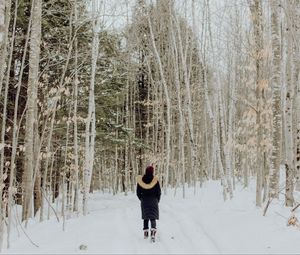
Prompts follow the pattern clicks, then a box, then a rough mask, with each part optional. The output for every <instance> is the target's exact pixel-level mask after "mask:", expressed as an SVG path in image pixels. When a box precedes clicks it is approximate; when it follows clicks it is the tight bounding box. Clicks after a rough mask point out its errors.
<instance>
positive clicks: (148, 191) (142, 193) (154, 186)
mask: <svg viewBox="0 0 300 255" xmlns="http://www.w3.org/2000/svg"><path fill="white" fill-rule="evenodd" d="M136 194H137V196H138V198H139V200H140V201H141V209H142V219H143V220H144V226H143V230H144V238H145V239H147V238H148V236H149V221H150V223H151V230H150V235H151V240H152V241H153V242H154V241H155V234H156V220H158V219H159V208H158V203H159V201H160V196H161V189H160V184H159V181H158V178H157V176H154V168H153V166H148V167H147V168H146V171H145V174H144V175H143V176H141V175H139V176H137V188H136Z"/></svg>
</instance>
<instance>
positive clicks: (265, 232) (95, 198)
mask: <svg viewBox="0 0 300 255" xmlns="http://www.w3.org/2000/svg"><path fill="white" fill-rule="evenodd" d="M253 189H254V187H253ZM178 191H179V190H178ZM178 191H177V195H176V196H174V191H173V190H169V191H168V194H167V195H162V199H161V203H160V220H159V221H158V222H157V228H158V233H157V242H156V243H150V240H144V239H143V231H142V220H141V212H140V204H139V200H138V199H137V197H136V196H135V194H129V195H128V196H124V194H118V195H116V196H113V195H111V194H102V193H95V194H93V195H92V199H91V202H90V204H89V208H90V213H89V214H88V215H87V216H86V217H83V216H79V217H76V216H75V215H73V216H72V217H71V218H69V219H68V220H67V221H66V231H65V232H63V231H62V223H61V222H60V223H58V222H57V221H56V220H55V218H54V217H53V218H51V220H49V221H45V222H42V223H39V222H38V221H31V222H30V224H29V227H28V229H27V230H26V231H27V234H28V235H29V236H30V238H31V239H32V240H33V241H34V242H35V243H37V244H38V245H39V247H38V248H36V247H34V246H33V245H32V244H31V243H30V242H29V241H28V239H27V238H26V237H25V236H24V234H23V233H20V236H18V233H17V231H14V233H13V236H12V241H11V249H9V250H4V251H3V253H14V254H15V253H22V254H24V253H30V254H41V253H51V254H55V253H56V254H57V253H59V254H61V253H68V254H70V253H72V254H76V253H83V254H87V253H88V254H90V253H97V254H101V253H103V254H221V253H226V254H228V253H239V254H240V253H252V254H253V253H271V254H274V253H285V254H286V253H299V251H300V242H299V240H300V231H299V230H297V229H295V228H291V227H287V226H286V224H285V219H284V217H288V216H289V215H290V212H289V210H288V209H286V208H284V207H283V206H282V204H281V202H280V201H279V202H277V203H275V204H273V205H272V206H271V208H270V209H269V211H268V215H267V217H263V216H262V211H261V210H260V209H257V208H256V207H255V203H254V199H255V198H254V195H253V194H255V192H253V190H251V189H250V190H248V191H247V190H244V191H243V190H242V191H241V190H239V191H238V192H237V193H236V195H235V197H234V199H233V200H231V201H227V202H224V201H223V200H222V190H221V187H220V185H219V183H215V182H209V183H207V184H205V185H204V187H203V188H202V189H200V188H199V189H197V192H196V194H195V195H194V194H193V189H191V190H188V192H187V196H186V198H185V199H183V198H182V197H181V194H180V192H178ZM279 215H283V216H284V217H281V216H279ZM81 244H83V245H86V246H87V250H80V249H79V246H80V245H81Z"/></svg>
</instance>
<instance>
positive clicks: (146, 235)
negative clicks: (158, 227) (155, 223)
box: [144, 229, 149, 239]
mask: <svg viewBox="0 0 300 255" xmlns="http://www.w3.org/2000/svg"><path fill="white" fill-rule="evenodd" d="M148 236H149V232H148V229H144V239H147V238H148Z"/></svg>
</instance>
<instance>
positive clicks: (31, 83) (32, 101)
mask: <svg viewBox="0 0 300 255" xmlns="http://www.w3.org/2000/svg"><path fill="white" fill-rule="evenodd" d="M32 4H33V5H34V8H33V17H32V27H31V38H30V52H29V78H28V88H27V96H28V98H27V114H26V130H25V170H24V174H23V189H24V198H23V212H22V218H23V219H28V217H29V216H30V214H31V213H32V212H31V208H30V200H31V198H32V195H33V194H32V189H31V185H32V181H33V170H34V155H33V153H34V125H35V122H36V121H37V120H35V111H36V108H37V89H38V74H39V59H40V43H41V15H42V1H41V0H34V1H33V2H32Z"/></svg>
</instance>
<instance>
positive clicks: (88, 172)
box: [83, 0, 99, 215]
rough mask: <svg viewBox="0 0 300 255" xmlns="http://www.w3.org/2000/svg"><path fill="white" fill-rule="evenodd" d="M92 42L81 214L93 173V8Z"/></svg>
mask: <svg viewBox="0 0 300 255" xmlns="http://www.w3.org/2000/svg"><path fill="white" fill-rule="evenodd" d="M95 6H96V4H95V0H93V8H95ZM93 14H94V15H93V43H92V73H91V81H90V88H89V107H88V116H87V120H86V129H85V163H84V164H85V165H84V173H83V214H84V215H86V214H87V210H88V208H87V203H88V194H89V190H90V185H91V179H92V175H93V167H94V150H95V148H94V147H95V135H96V129H95V123H96V122H95V121H96V120H95V92H94V87H95V76H96V64H97V59H98V52H99V33H98V29H99V28H98V27H97V24H98V22H97V20H96V15H95V9H94V13H93Z"/></svg>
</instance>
